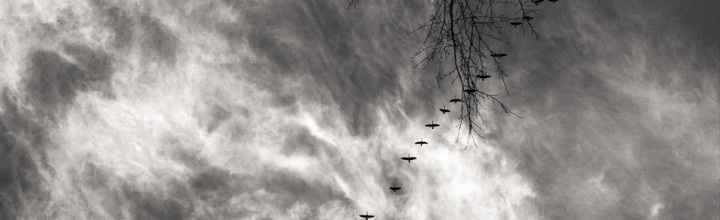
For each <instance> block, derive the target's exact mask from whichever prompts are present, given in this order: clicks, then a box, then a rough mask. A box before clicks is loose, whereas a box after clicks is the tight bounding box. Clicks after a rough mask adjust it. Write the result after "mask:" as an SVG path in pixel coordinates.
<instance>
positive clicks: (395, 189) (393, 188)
mask: <svg viewBox="0 0 720 220" xmlns="http://www.w3.org/2000/svg"><path fill="white" fill-rule="evenodd" d="M400 189H402V187H399V186H395V184H393V186H391V187H390V190H392V191H393V192H396V191H398V190H400Z"/></svg>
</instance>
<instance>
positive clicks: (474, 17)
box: [348, 0, 556, 148]
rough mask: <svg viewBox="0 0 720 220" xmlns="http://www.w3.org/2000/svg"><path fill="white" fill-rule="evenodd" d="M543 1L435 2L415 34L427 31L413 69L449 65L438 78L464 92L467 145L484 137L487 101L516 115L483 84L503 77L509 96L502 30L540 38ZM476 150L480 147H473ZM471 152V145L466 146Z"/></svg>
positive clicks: (352, 4) (354, 3)
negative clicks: (537, 19)
mask: <svg viewBox="0 0 720 220" xmlns="http://www.w3.org/2000/svg"><path fill="white" fill-rule="evenodd" d="M358 1H359V0H349V3H348V9H349V8H351V7H354V8H357V5H358ZM540 2H542V0H436V1H434V5H433V6H434V7H433V12H432V15H431V16H430V18H429V19H428V21H427V22H426V23H424V24H423V25H421V26H420V27H418V28H417V30H416V31H425V38H424V40H423V42H422V43H421V44H420V47H419V49H418V50H417V51H416V52H415V53H414V54H413V58H419V60H420V61H419V62H418V63H417V64H416V65H415V67H418V66H423V67H427V66H428V65H429V64H430V63H433V62H435V63H438V64H439V66H440V68H442V66H443V61H445V60H449V61H450V62H451V64H450V67H451V69H450V70H449V71H446V72H444V71H442V70H440V71H438V75H437V76H436V79H437V80H438V82H440V81H442V80H448V79H450V80H451V84H453V85H455V84H456V83H459V86H457V87H455V89H457V90H458V92H460V93H461V94H462V96H461V100H462V101H461V102H462V106H461V110H460V116H459V118H458V119H459V120H460V124H459V125H458V137H457V138H456V141H457V140H458V139H459V137H460V130H462V129H463V125H464V126H465V128H466V129H467V132H468V143H469V140H470V139H472V142H473V143H475V136H478V137H482V135H480V132H479V131H478V129H479V128H480V126H479V124H478V121H479V122H480V123H482V117H481V116H480V110H481V109H483V108H485V106H484V105H483V104H484V103H487V102H490V103H496V104H498V105H499V106H500V107H501V109H502V110H503V112H505V113H506V114H509V115H514V116H516V117H520V116H518V115H517V114H515V113H514V112H513V111H512V110H510V108H509V107H508V106H506V105H505V104H504V103H503V102H502V101H501V100H500V99H499V98H498V95H495V94H490V93H488V92H487V91H485V90H483V89H484V88H483V85H484V84H483V82H485V79H488V78H490V77H491V76H496V77H498V78H499V79H500V81H501V82H502V84H503V88H504V89H505V93H507V94H508V95H509V94H510V91H508V89H507V85H506V82H505V78H506V77H508V75H507V73H506V72H505V70H504V69H503V66H502V62H501V59H502V57H505V56H507V54H504V53H500V51H499V50H498V49H497V48H495V47H496V45H503V44H504V45H509V44H510V43H509V42H508V41H506V40H505V39H504V37H503V32H502V30H503V28H505V27H512V28H518V25H521V26H520V27H519V28H522V30H523V34H525V33H526V31H528V32H529V34H531V35H532V36H535V38H536V39H539V37H540V36H539V34H538V32H537V31H536V30H535V25H534V24H533V23H532V20H533V16H534V15H535V14H536V12H537V5H538V4H539V3H540ZM551 2H553V3H554V2H556V0H553V1H551ZM475 146H476V147H477V144H475ZM466 148H467V146H466Z"/></svg>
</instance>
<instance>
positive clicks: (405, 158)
mask: <svg viewBox="0 0 720 220" xmlns="http://www.w3.org/2000/svg"><path fill="white" fill-rule="evenodd" d="M400 159H403V160H407V161H408V163H410V161H412V160H414V159H417V157H411V156H410V154H408V156H407V157H401V158H400Z"/></svg>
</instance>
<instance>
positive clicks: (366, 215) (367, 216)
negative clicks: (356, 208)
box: [360, 211, 375, 220]
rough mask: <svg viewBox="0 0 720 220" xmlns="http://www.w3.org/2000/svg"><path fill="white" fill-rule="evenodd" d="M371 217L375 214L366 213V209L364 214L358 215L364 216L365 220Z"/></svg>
mask: <svg viewBox="0 0 720 220" xmlns="http://www.w3.org/2000/svg"><path fill="white" fill-rule="evenodd" d="M373 217H375V216H374V215H368V212H367V211H365V214H364V215H360V218H365V220H368V219H371V218H373Z"/></svg>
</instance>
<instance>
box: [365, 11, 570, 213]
mask: <svg viewBox="0 0 720 220" xmlns="http://www.w3.org/2000/svg"><path fill="white" fill-rule="evenodd" d="M543 1H544V0H532V2H533V3H535V5H538V4H539V3H540V2H543ZM548 1H549V2H552V3H555V2H557V1H558V0H548ZM521 19H522V20H525V21H530V20H532V19H533V17H530V16H527V15H524V16H523V17H522V18H521ZM521 24H522V22H520V21H512V22H510V25H512V26H518V25H521ZM490 56H491V57H493V58H502V57H504V56H507V54H504V53H497V54H496V53H493V54H491V55H490ZM477 77H478V78H479V79H481V80H482V81H485V79H487V78H490V75H487V74H482V75H477ZM463 91H464V92H468V93H473V92H476V91H477V90H476V89H466V90H463ZM450 102H451V103H458V102H462V100H461V99H458V98H457V97H455V98H453V99H450ZM440 112H442V113H443V114H445V113H448V112H450V110H448V109H446V108H445V106H443V107H442V108H441V109H440ZM438 126H440V125H439V124H437V123H435V121H430V124H426V125H425V127H429V128H430V129H435V127H438ZM415 144H417V145H420V146H421V147H422V146H423V145H425V144H428V142H426V141H423V140H422V138H421V139H420V141H417V142H415ZM400 159H402V160H407V162H408V163H410V162H411V161H413V160H415V159H417V157H413V156H410V155H409V154H408V156H407V157H400ZM401 189H402V187H400V186H396V185H395V184H393V185H392V186H390V190H392V191H393V192H397V191H398V190H401ZM360 217H361V218H364V219H365V220H368V219H370V218H373V217H375V216H374V215H370V214H368V212H367V211H366V212H365V214H361V215H360Z"/></svg>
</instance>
